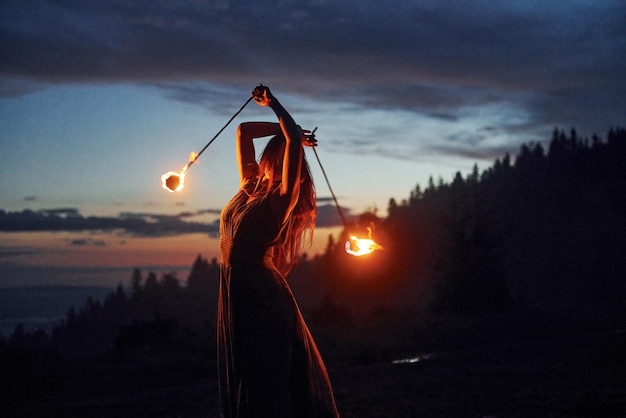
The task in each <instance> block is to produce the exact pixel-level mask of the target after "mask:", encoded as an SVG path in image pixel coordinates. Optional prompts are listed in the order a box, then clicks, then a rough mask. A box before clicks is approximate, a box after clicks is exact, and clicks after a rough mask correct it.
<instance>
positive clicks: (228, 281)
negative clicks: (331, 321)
mask: <svg viewBox="0 0 626 418" xmlns="http://www.w3.org/2000/svg"><path fill="white" fill-rule="evenodd" d="M252 94H253V97H254V99H255V101H256V102H257V103H258V104H260V105H261V106H267V107H270V108H271V109H272V110H274V112H275V113H276V116H277V117H278V121H279V123H269V122H248V123H243V124H241V125H239V127H238V130H237V162H238V166H239V172H240V179H241V185H240V189H239V191H238V192H237V194H236V195H235V196H234V197H233V198H232V200H231V201H230V202H229V203H228V204H227V205H226V207H225V208H224V210H223V211H222V215H221V222H220V236H221V240H220V245H221V267H220V290H219V300H218V329H217V333H218V334H217V340H218V357H219V379H220V404H221V412H222V416H223V417H226V418H232V417H237V418H242V417H255V418H262V417H271V418H288V417H294V418H307V417H338V416H339V414H338V412H337V408H336V406H335V401H334V397H333V393H332V388H331V384H330V380H329V378H328V374H327V372H326V367H325V366H324V363H323V361H322V358H321V356H320V353H319V351H318V349H317V346H316V344H315V342H314V340H313V337H312V336H311V334H310V332H309V330H308V328H307V326H306V324H305V322H304V319H303V317H302V314H301V313H300V310H299V308H298V305H297V304H296V301H295V299H294V296H293V294H292V292H291V289H290V288H289V285H288V284H287V281H286V280H285V275H286V274H287V273H288V272H289V271H290V270H291V268H292V267H293V266H294V265H295V263H296V262H297V260H298V259H299V254H300V250H301V248H302V241H303V238H304V236H305V235H306V233H307V232H311V233H312V231H313V228H314V220H315V190H314V186H313V181H312V179H311V174H310V172H309V168H308V165H307V163H306V160H305V158H304V151H303V145H307V146H314V145H315V139H314V137H313V135H312V134H310V133H305V132H303V131H302V130H301V129H300V127H299V126H298V125H296V123H295V122H294V120H293V118H292V117H291V116H290V115H289V113H288V112H287V111H286V110H285V109H284V108H283V106H282V105H281V104H280V103H279V101H278V100H277V99H276V98H275V97H274V96H273V95H272V94H271V92H270V90H269V89H268V88H267V87H263V86H259V87H257V88H255V89H254V91H253V92H252ZM272 135H273V136H274V137H273V138H272V139H271V140H270V141H269V143H268V144H267V146H266V148H265V150H264V151H263V154H262V156H261V159H260V162H259V163H258V164H257V162H256V158H255V150H254V144H253V139H254V138H259V137H266V136H272Z"/></svg>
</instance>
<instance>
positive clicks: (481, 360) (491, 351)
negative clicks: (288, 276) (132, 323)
mask: <svg viewBox="0 0 626 418" xmlns="http://www.w3.org/2000/svg"><path fill="white" fill-rule="evenodd" d="M524 323H525V324H526V325H529V322H524ZM568 323H569V324H570V325H569V326H568V327H567V329H566V330H563V332H546V329H547V328H546V324H545V323H542V324H539V323H538V324H536V326H534V327H531V328H533V329H535V331H536V332H528V331H525V330H524V329H522V328H524V327H523V326H520V323H519V321H517V322H513V323H511V322H510V321H504V322H503V321H501V320H498V321H497V324H498V325H497V326H496V325H495V324H494V323H489V321H487V322H485V321H481V322H480V324H482V325H481V326H477V325H476V324H477V323H476V322H472V321H470V322H467V321H466V322H464V325H462V326H459V325H458V323H457V324H456V325H455V331H459V332H458V334H463V332H464V334H463V337H462V338H458V339H448V340H447V341H448V342H447V343H445V344H443V343H441V341H439V344H432V340H433V337H432V334H431V335H430V337H429V338H430V340H429V341H430V343H429V344H426V345H424V344H422V345H420V344H417V343H416V342H415V341H414V340H413V338H414V337H415V335H424V336H425V335H427V334H428V333H427V332H425V331H424V330H423V329H422V330H421V332H420V333H418V334H414V335H413V337H412V338H411V339H409V341H411V342H412V343H415V344H417V345H418V346H420V347H421V348H422V349H421V350H420V351H419V352H413V353H409V352H408V351H407V344H403V345H396V346H394V347H395V348H393V349H391V351H390V350H389V349H388V347H387V348H386V350H385V352H384V353H379V354H380V355H375V354H376V353H374V355H372V352H371V350H372V349H369V351H368V352H369V354H370V355H368V356H366V357H364V358H365V359H366V360H363V361H361V362H359V363H358V364H345V363H342V362H339V361H337V359H338V358H340V357H333V356H332V355H331V356H330V358H331V361H330V362H329V371H330V374H331V379H332V381H333V385H334V389H335V394H336V398H337V403H338V405H339V408H340V411H341V413H342V416H343V417H344V418H352V417H354V418H356V417H358V418H374V417H394V418H402V417H494V418H495V417H624V416H626V378H625V377H624V376H626V328H623V327H622V325H623V324H622V323H621V322H619V321H618V322H615V321H601V322H597V321H592V322H589V321H587V323H586V325H585V326H583V327H578V326H572V323H571V322H568ZM506 324H509V328H507V329H513V328H512V327H517V328H518V329H517V330H516V332H515V335H517V337H516V338H511V337H510V336H509V335H503V333H502V332H498V333H497V334H498V335H500V336H501V337H500V338H494V337H493V336H490V335H489V332H488V330H492V331H493V330H494V329H495V328H497V327H498V326H503V327H504V326H505V325H506ZM553 324H554V323H553ZM446 326H448V325H446ZM438 327H439V328H442V323H439V325H438ZM394 333H396V334H397V330H396V331H394ZM426 346H431V348H433V350H430V351H423V348H425V347H426ZM417 354H427V355H426V356H422V357H421V358H420V359H419V360H418V361H414V362H408V361H407V362H403V363H400V364H394V363H393V361H392V359H393V358H394V356H397V357H395V358H397V359H400V358H404V357H407V358H409V357H415V355H417ZM424 357H426V358H424ZM102 373H103V374H102V376H100V375H99V374H98V372H96V373H93V374H91V375H90V374H86V373H74V374H72V375H67V376H65V377H64V378H62V379H59V381H58V385H57V386H56V387H54V388H53V389H52V390H51V391H50V393H46V392H45V391H46V387H45V386H37V385H36V384H35V385H33V387H32V388H28V387H22V388H21V390H18V391H16V394H18V396H14V397H12V398H9V399H5V400H3V402H2V404H0V407H1V408H0V409H3V410H4V413H3V414H2V416H3V417H5V416H6V417H13V416H14V417H64V418H72V417H81V418H84V417H93V418H99V417H151V418H159V417H163V418H170V417H171V418H174V417H180V418H185V417H189V418H196V417H198V418H199V417H206V418H213V417H216V418H217V417H218V411H217V408H216V406H217V387H216V381H215V379H213V378H203V377H200V378H197V379H196V380H194V381H182V382H181V381H177V380H172V381H171V382H170V383H168V384H162V383H159V382H157V381H156V380H157V379H156V378H155V381H154V382H153V383H150V381H151V379H150V376H149V375H143V376H141V377H140V378H138V377H137V376H135V377H134V378H133V379H130V380H129V379H119V378H118V379H111V377H110V376H109V375H107V374H106V372H105V371H102ZM157 375H158V371H157ZM107 376H108V377H107ZM103 377H104V378H103ZM94 381H99V382H101V383H100V385H94V383H93V382H94ZM5 395H6V394H5Z"/></svg>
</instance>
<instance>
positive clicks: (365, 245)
mask: <svg viewBox="0 0 626 418" xmlns="http://www.w3.org/2000/svg"><path fill="white" fill-rule="evenodd" d="M316 130H317V127H316V128H315V129H313V131H312V132H311V134H314V133H315V131H316ZM312 148H313V153H314V154H315V159H317V163H318V164H319V166H320V169H321V170H322V174H323V175H324V179H325V180H326V184H327V185H328V190H329V191H330V195H331V196H332V198H333V202H335V207H336V208H337V212H338V213H339V218H341V223H342V224H343V227H344V228H345V229H346V230H348V229H349V228H348V223H347V222H346V218H345V216H343V212H342V210H341V206H339V202H338V201H337V196H335V192H334V191H333V188H332V187H331V185H330V181H329V180H328V176H327V175H326V170H324V166H322V162H321V161H320V157H319V155H317V150H316V149H315V147H312ZM367 231H368V238H359V237H358V236H357V235H354V234H350V235H349V237H350V239H349V240H348V241H346V245H345V249H346V253H348V254H350V255H353V256H355V257H360V256H363V255H367V254H371V253H373V252H374V251H377V250H382V249H383V246H382V245H380V244H378V243H376V242H375V241H374V240H372V228H370V227H368V228H367Z"/></svg>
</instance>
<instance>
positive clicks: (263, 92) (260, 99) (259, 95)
mask: <svg viewBox="0 0 626 418" xmlns="http://www.w3.org/2000/svg"><path fill="white" fill-rule="evenodd" d="M252 97H253V98H254V101H255V102H257V103H258V104H260V105H261V106H266V107H267V106H271V105H272V100H274V96H273V95H272V92H270V89H269V87H266V86H263V85H261V86H257V87H255V88H254V90H252Z"/></svg>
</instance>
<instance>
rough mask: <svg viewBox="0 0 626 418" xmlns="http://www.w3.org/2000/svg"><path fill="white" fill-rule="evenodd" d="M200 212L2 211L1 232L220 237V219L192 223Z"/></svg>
mask: <svg viewBox="0 0 626 418" xmlns="http://www.w3.org/2000/svg"><path fill="white" fill-rule="evenodd" d="M195 215H197V213H191V212H185V213H181V214H179V215H159V214H150V213H121V214H120V215H119V216H117V217H100V216H88V217H85V216H82V215H80V213H79V212H78V210H76V209H72V208H62V209H45V210H41V211H31V210H23V211H21V212H5V211H1V210H0V231H4V232H35V231H111V232H116V233H121V234H127V235H130V236H137V237H162V236H174V235H181V234H190V233H206V234H208V235H209V236H212V237H217V236H218V234H219V221H214V222H211V223H201V222H192V221H188V220H186V219H188V218H191V217H193V216H195ZM72 245H96V246H102V245H105V243H104V242H101V241H94V240H90V241H84V242H83V241H75V242H72Z"/></svg>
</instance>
